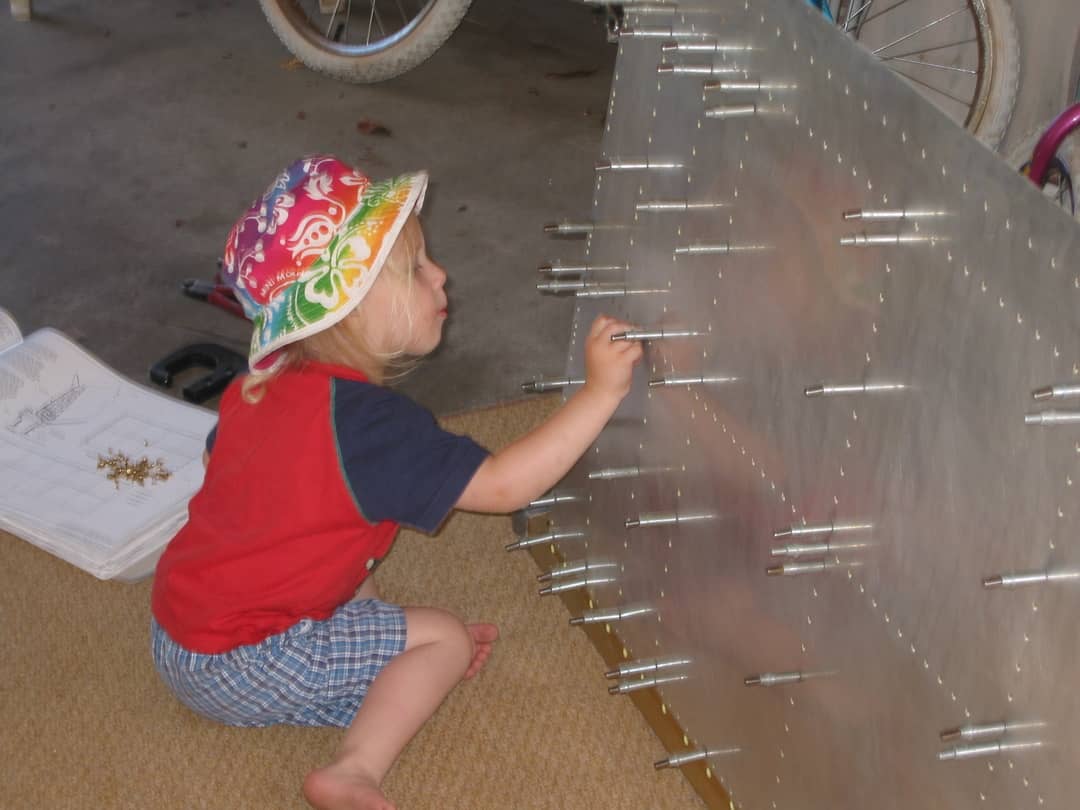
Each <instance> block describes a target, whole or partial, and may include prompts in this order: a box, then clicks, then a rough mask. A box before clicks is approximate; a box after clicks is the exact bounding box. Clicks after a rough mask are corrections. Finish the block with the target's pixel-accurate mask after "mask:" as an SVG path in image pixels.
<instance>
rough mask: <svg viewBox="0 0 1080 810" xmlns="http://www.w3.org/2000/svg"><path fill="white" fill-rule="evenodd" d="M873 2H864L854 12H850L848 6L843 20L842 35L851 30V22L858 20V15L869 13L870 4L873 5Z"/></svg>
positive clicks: (871, 0)
mask: <svg viewBox="0 0 1080 810" xmlns="http://www.w3.org/2000/svg"><path fill="white" fill-rule="evenodd" d="M873 2H874V0H866V2H865V3H863V4H862V5H861V6H859V10H858V11H854V12H853V11H852V10H851V6H848V13H847V18H846V19H845V20H844V33H845V34H846V33H847V32H848V31H850V30H851V23H852V22H853V21H857V20H858V19H859V15H860V14H862V13H863V12H864V11H869V10H870V4H871V3H873Z"/></svg>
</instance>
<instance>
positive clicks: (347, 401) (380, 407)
mask: <svg viewBox="0 0 1080 810" xmlns="http://www.w3.org/2000/svg"><path fill="white" fill-rule="evenodd" d="M332 396H333V400H332V402H331V414H332V416H333V420H334V425H333V427H334V433H335V438H336V441H337V447H338V457H339V459H340V460H341V467H342V472H343V474H344V476H345V480H346V482H347V483H348V485H349V487H350V489H351V490H352V495H353V500H354V501H355V502H356V505H357V507H358V508H359V509H360V514H362V515H363V516H364V519H365V520H367V521H368V522H369V523H378V522H379V521H382V520H392V521H394V522H395V523H402V524H404V525H406V526H412V527H414V528H417V529H420V530H421V531H425V532H433V531H435V530H436V529H437V528H439V524H441V523H442V522H443V520H444V519H445V518H446V516H447V515H448V514H449V513H450V510H451V509H453V508H454V504H456V503H457V501H458V498H460V497H461V493H462V492H464V491H465V487H466V486H468V484H469V481H471V480H472V477H473V475H474V474H475V473H476V470H477V468H478V467H479V466H480V465H481V464H482V463H483V461H484V459H485V458H487V456H488V451H487V450H485V449H484V448H483V447H481V446H480V445H478V444H477V443H476V442H474V441H473V440H472V439H470V438H469V437H468V436H458V435H456V434H454V433H449V432H447V431H445V430H443V429H442V428H441V427H439V425H438V424H437V423H436V422H435V417H433V416H432V415H431V413H430V412H429V411H427V410H426V409H424V408H422V407H420V406H419V405H417V404H416V403H415V402H413V401H412V400H411V399H409V398H408V397H406V396H403V395H401V394H398V393H396V392H394V391H390V390H388V389H386V388H382V387H380V386H377V385H372V384H371V383H362V382H355V381H351V380H342V379H336V380H334V387H333V394H332Z"/></svg>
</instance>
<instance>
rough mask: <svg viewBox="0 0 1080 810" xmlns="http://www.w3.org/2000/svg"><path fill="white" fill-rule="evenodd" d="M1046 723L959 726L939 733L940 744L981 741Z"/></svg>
mask: <svg viewBox="0 0 1080 810" xmlns="http://www.w3.org/2000/svg"><path fill="white" fill-rule="evenodd" d="M1045 725H1046V723H1040V722H1032V723H1018V722H1015V721H1008V720H1002V721H998V722H996V723H980V724H977V725H970V726H959V727H958V728H950V729H946V730H945V731H943V732H941V740H942V742H952V741H953V740H981V739H985V738H987V737H1001V736H1002V735H1004V734H1005V733H1007V732H1015V731H1026V730H1028V729H1033V728H1043V727H1044V726H1045Z"/></svg>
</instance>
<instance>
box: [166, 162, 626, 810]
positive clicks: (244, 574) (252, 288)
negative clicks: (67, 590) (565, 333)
mask: <svg viewBox="0 0 1080 810" xmlns="http://www.w3.org/2000/svg"><path fill="white" fill-rule="evenodd" d="M426 186H427V175H426V174H423V173H417V174H409V175H403V176H401V177H397V178H394V179H391V180H387V181H383V182H372V181H371V180H370V179H369V178H367V177H366V176H365V175H364V174H362V173H361V172H360V171H359V170H357V169H355V168H352V167H350V166H348V165H346V164H344V163H342V162H341V161H340V160H338V159H336V158H333V157H330V156H312V157H306V158H303V159H301V160H298V161H296V162H295V163H293V164H292V165H291V166H289V167H288V168H287V169H286V170H285V171H284V172H283V173H282V174H281V175H280V176H279V177H278V178H277V179H276V180H275V181H274V183H273V185H271V186H270V188H269V189H267V191H266V193H265V194H264V195H263V196H262V197H261V198H260V199H259V200H257V201H256V202H255V203H254V204H253V205H252V207H251V208H250V209H248V211H247V212H246V213H245V214H244V216H243V217H242V218H241V219H240V221H239V222H238V223H237V224H236V225H235V226H234V227H233V229H232V231H231V232H230V234H229V237H228V240H227V243H226V246H225V257H224V275H225V278H226V280H227V281H228V283H229V284H230V285H231V286H232V288H233V289H234V290H235V293H236V296H237V298H238V299H239V300H240V301H241V303H242V304H243V306H244V310H245V312H246V313H247V315H248V317H250V318H251V320H252V321H253V322H254V334H253V336H252V340H251V354H250V366H251V372H250V374H248V375H246V376H245V377H243V378H242V379H239V380H236V381H234V383H233V384H232V385H231V386H230V387H229V388H228V389H227V390H226V392H225V394H224V395H223V396H222V399H221V406H220V415H219V420H218V424H217V426H216V427H215V428H214V430H213V431H212V432H211V434H210V436H209V437H208V438H207V455H206V456H204V459H205V460H206V462H207V469H206V479H205V482H204V484H203V487H202V489H201V490H200V491H199V492H198V493H197V494H196V495H195V497H194V498H192V500H191V504H190V507H189V520H188V522H187V524H186V525H185V526H184V528H183V529H181V531H180V532H179V533H178V534H177V535H176V537H175V538H173V540H172V542H170V543H169V545H168V547H167V548H166V550H165V552H164V554H163V555H162V557H161V560H160V562H159V563H158V567H157V575H156V577H155V580H154V587H153V595H152V612H153V619H152V623H151V632H152V648H153V656H154V663H155V666H156V667H157V670H158V672H159V673H160V675H161V677H162V678H163V679H164V681H165V683H166V684H168V686H169V688H170V689H171V690H172V691H173V692H174V693H175V694H176V696H177V697H178V698H179V699H180V700H181V701H182V702H183V703H184V704H185V705H187V706H188V707H190V708H191V709H193V710H195V711H196V712H199V713H200V714H203V715H205V716H207V717H210V718H212V719H214V720H218V721H220V722H223V723H229V724H232V725H240V726H265V725H270V724H274V723H290V724H296V725H313V726H342V727H346V728H347V730H346V732H345V735H344V738H343V740H342V743H341V746H340V749H339V751H338V753H337V755H336V757H335V758H334V760H333V761H332V762H330V763H329V764H327V765H325V766H324V767H321V768H317V769H316V770H314V771H312V772H311V773H309V774H308V776H307V778H306V779H305V780H304V785H303V792H304V796H305V797H306V798H307V800H308V801H309V802H310V803H311V804H312V805H314V806H315V807H320V808H392V807H393V805H392V804H391V803H390V802H389V801H388V800H387V799H386V798H385V797H384V796H383V794H382V792H381V790H380V783H381V782H382V779H383V777H384V775H385V774H386V772H387V770H389V768H390V766H391V765H392V764H393V762H394V760H395V759H396V758H397V756H398V755H399V754H400V753H401V750H402V748H404V746H405V745H406V743H408V741H409V740H410V739H411V738H412V736H413V735H414V734H415V733H416V732H417V731H418V730H419V728H420V727H421V725H423V723H424V722H425V721H426V720H427V719H428V718H429V717H430V716H431V715H432V714H433V713H434V712H435V710H436V709H437V708H438V706H439V704H440V703H441V702H442V700H443V699H444V698H445V697H446V695H447V694H448V693H449V692H450V690H451V689H453V687H454V686H455V685H456V684H457V682H458V681H460V680H462V679H464V678H470V677H472V676H473V675H475V674H476V673H477V672H478V671H479V670H480V668H481V667H482V666H483V664H484V661H485V660H486V659H487V657H488V656H489V655H490V654H491V649H492V645H493V644H494V642H495V640H496V638H497V637H498V630H497V629H496V627H495V626H494V625H492V624H485V623H478V624H463V623H462V621H461V620H460V619H458V618H457V617H455V616H453V615H452V614H450V613H448V612H446V611H443V610H440V609H437V608H431V607H404V608H403V607H398V606H396V605H391V604H387V603H385V602H383V601H381V600H380V599H379V596H378V593H377V591H376V588H375V584H374V580H373V579H372V576H371V574H372V571H373V569H374V568H375V567H376V566H377V565H378V564H379V562H380V561H381V560H382V559H383V558H384V557H385V556H386V554H387V552H388V551H389V550H390V546H391V545H392V544H393V542H394V536H395V534H396V533H397V530H398V526H399V525H400V524H405V525H407V526H412V527H415V528H417V529H419V530H421V531H424V532H429V533H433V532H435V531H436V530H437V529H438V527H439V525H440V524H441V523H442V522H443V520H444V519H445V518H446V516H447V515H448V514H449V512H450V511H451V510H452V509H455V508H456V509H466V510H470V511H477V512H510V511H513V510H515V509H519V508H521V507H522V506H524V505H525V504H527V503H528V502H529V501H530V500H533V499H534V498H536V497H537V496H539V495H541V494H542V493H544V492H545V491H546V490H548V489H549V488H550V487H551V486H552V485H553V484H555V483H556V482H557V481H558V480H559V479H560V478H562V477H563V476H564V475H565V474H566V472H567V471H568V470H569V469H570V467H571V466H572V465H573V464H574V462H575V461H576V460H577V459H578V458H579V457H580V456H581V454H582V453H583V452H585V450H586V449H587V448H588V447H589V446H590V445H591V444H592V442H593V441H594V439H595V438H596V436H597V435H598V434H599V433H600V431H601V430H602V429H603V427H604V425H605V423H606V422H607V421H608V419H609V418H610V417H611V415H612V414H613V413H614V411H615V409H616V408H617V407H618V405H619V402H620V401H621V400H622V398H623V396H625V394H626V392H627V391H628V390H629V387H630V378H631V372H632V368H633V365H634V364H635V363H636V362H637V361H638V360H639V358H640V356H641V349H640V347H639V346H638V345H637V344H636V343H634V342H628V341H621V342H613V341H612V340H611V335H612V334H614V333H615V332H618V331H622V330H625V329H627V328H629V325H628V324H625V323H621V322H619V321H616V320H615V319H612V318H608V317H603V316H601V317H599V318H597V320H596V321H595V323H594V324H593V326H592V328H591V331H590V333H589V336H588V339H587V344H586V350H585V353H586V366H587V373H586V382H585V385H584V386H582V388H581V389H580V390H579V391H578V392H577V393H576V394H575V395H574V396H573V397H572V398H571V399H570V400H569V401H568V402H567V403H566V404H565V405H564V406H563V407H562V408H560V409H559V410H558V411H557V412H556V413H555V414H554V415H553V416H552V417H551V418H550V419H549V420H548V421H547V422H545V423H544V424H542V425H541V426H540V427H538V428H537V429H536V430H534V431H533V432H531V433H529V434H527V435H525V436H523V437H521V438H519V439H518V440H517V441H515V442H514V443H512V444H511V445H509V446H508V447H506V448H505V449H504V450H501V451H500V452H498V453H495V454H489V453H488V452H487V451H486V450H484V449H483V448H481V447H480V446H479V445H477V444H476V443H475V442H473V441H472V440H471V439H469V438H467V437H464V436H457V435H453V434H451V433H448V432H446V431H444V430H442V429H441V428H439V426H438V425H437V424H436V422H435V420H434V418H433V417H432V416H431V414H430V413H428V412H427V411H426V410H424V409H423V408H421V407H419V406H418V405H416V404H415V403H413V402H412V401H411V400H409V399H408V398H406V397H404V396H402V395H400V394H397V393H395V392H393V391H391V390H389V389H388V388H386V387H384V382H385V380H386V378H387V376H388V374H389V373H390V372H391V371H392V370H393V369H394V368H395V367H398V366H400V365H401V363H402V361H403V360H405V359H407V358H417V357H422V356H424V355H426V354H428V353H429V352H431V351H432V350H434V349H435V347H436V346H438V345H439V342H440V341H441V339H442V329H443V324H444V322H445V321H446V318H447V296H446V290H445V283H446V272H445V271H444V270H443V269H442V267H440V266H439V265H438V264H436V263H435V262H434V261H433V260H432V259H431V257H429V256H428V254H427V251H426V249H425V246H424V236H423V233H422V231H421V228H420V224H419V220H418V219H417V215H418V213H419V210H420V207H421V205H422V204H423V199H424V191H425V189H426Z"/></svg>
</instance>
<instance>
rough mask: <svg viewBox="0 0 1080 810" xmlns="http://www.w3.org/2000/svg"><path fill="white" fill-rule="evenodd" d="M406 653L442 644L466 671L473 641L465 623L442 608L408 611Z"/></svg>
mask: <svg viewBox="0 0 1080 810" xmlns="http://www.w3.org/2000/svg"><path fill="white" fill-rule="evenodd" d="M405 616H406V622H407V627H408V631H407V641H406V649H409V648H411V647H416V646H419V645H421V644H439V645H441V646H443V647H444V648H445V649H446V651H447V655H448V656H450V657H451V658H453V659H454V660H455V661H457V660H460V661H461V668H462V671H464V670H465V669H466V668H467V667H468V665H469V662H471V661H472V656H473V640H472V636H471V635H470V634H469V631H468V629H467V628H466V627H465V623H464V622H462V621H461V619H459V618H458V617H457V616H455V615H454V614H453V613H450V612H448V611H445V610H440V609H439V608H407V609H406V611H405Z"/></svg>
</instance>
